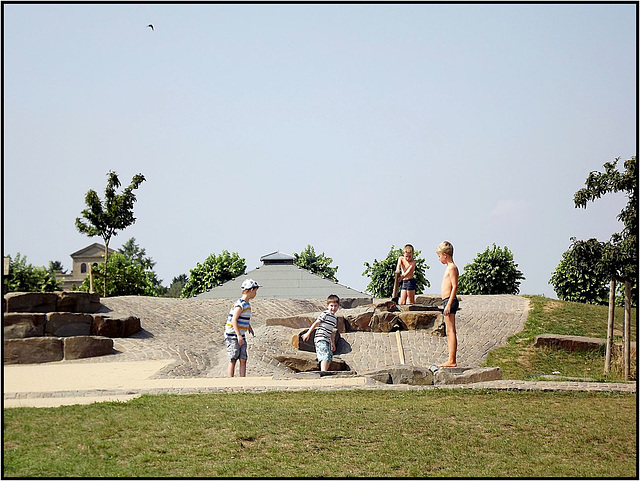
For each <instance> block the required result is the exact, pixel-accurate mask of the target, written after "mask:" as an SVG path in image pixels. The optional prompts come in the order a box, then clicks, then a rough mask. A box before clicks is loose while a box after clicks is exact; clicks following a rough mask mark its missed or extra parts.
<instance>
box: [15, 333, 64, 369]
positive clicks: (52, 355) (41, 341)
mask: <svg viewBox="0 0 640 481" xmlns="http://www.w3.org/2000/svg"><path fill="white" fill-rule="evenodd" d="M2 345H3V349H2V359H3V362H4V363H5V364H35V363H40V362H51V361H62V359H63V358H64V344H63V342H62V339H60V338H58V337H27V338H25V339H5V340H4V341H3V343H2Z"/></svg>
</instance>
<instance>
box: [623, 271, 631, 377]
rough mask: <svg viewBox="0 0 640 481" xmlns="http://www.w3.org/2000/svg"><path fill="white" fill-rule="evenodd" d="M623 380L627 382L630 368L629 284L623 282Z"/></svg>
mask: <svg viewBox="0 0 640 481" xmlns="http://www.w3.org/2000/svg"><path fill="white" fill-rule="evenodd" d="M623 352H624V378H625V379H626V380H627V381H628V380H629V371H630V367H631V282H629V281H624V350H623Z"/></svg>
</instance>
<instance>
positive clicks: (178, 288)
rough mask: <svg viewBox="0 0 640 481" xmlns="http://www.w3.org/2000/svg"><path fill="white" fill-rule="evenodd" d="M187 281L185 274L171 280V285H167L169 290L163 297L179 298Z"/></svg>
mask: <svg viewBox="0 0 640 481" xmlns="http://www.w3.org/2000/svg"><path fill="white" fill-rule="evenodd" d="M187 280H188V277H187V275H186V274H180V275H179V276H178V277H174V278H173V279H172V280H171V285H169V288H168V289H167V291H166V292H165V293H164V297H180V294H181V293H182V289H183V288H184V285H185V284H186V283H187Z"/></svg>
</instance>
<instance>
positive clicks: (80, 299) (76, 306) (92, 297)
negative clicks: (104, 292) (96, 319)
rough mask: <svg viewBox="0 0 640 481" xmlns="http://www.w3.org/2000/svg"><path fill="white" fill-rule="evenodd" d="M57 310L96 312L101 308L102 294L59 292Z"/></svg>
mask: <svg viewBox="0 0 640 481" xmlns="http://www.w3.org/2000/svg"><path fill="white" fill-rule="evenodd" d="M57 294H58V304H57V307H56V309H54V310H55V311H57V312H83V313H94V312H98V311H99V310H100V307H101V304H100V295H99V294H97V293H95V294H90V293H88V292H68V291H64V292H58V293H57Z"/></svg>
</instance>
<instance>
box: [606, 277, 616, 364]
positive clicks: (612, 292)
mask: <svg viewBox="0 0 640 481" xmlns="http://www.w3.org/2000/svg"><path fill="white" fill-rule="evenodd" d="M615 308H616V280H615V279H611V288H610V290H609V317H608V318H607V351H606V356H605V358H604V373H605V374H609V372H610V371H611V348H612V347H613V346H612V345H613V316H614V314H615Z"/></svg>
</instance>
